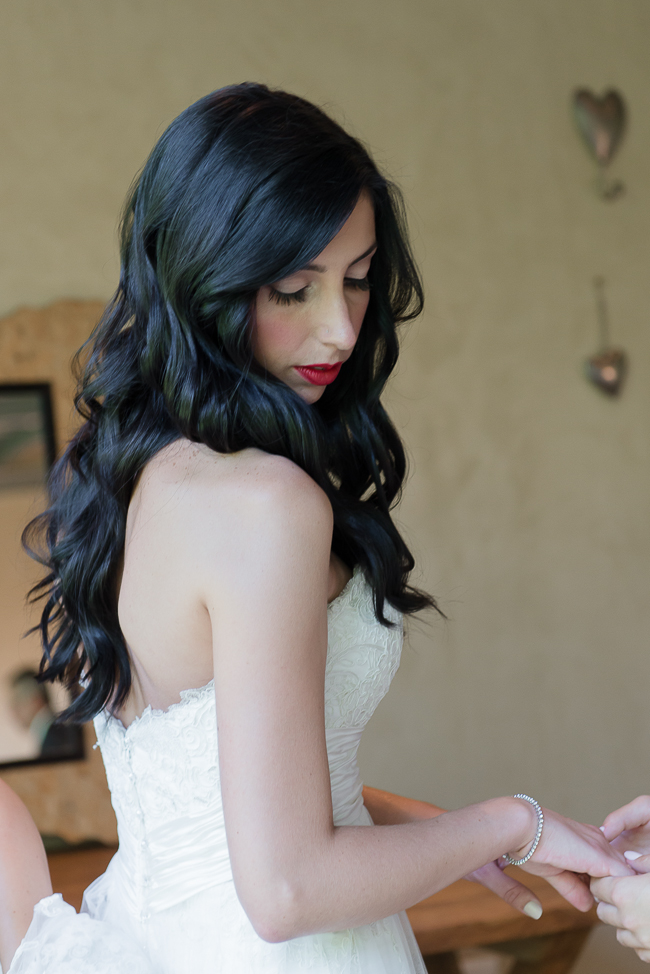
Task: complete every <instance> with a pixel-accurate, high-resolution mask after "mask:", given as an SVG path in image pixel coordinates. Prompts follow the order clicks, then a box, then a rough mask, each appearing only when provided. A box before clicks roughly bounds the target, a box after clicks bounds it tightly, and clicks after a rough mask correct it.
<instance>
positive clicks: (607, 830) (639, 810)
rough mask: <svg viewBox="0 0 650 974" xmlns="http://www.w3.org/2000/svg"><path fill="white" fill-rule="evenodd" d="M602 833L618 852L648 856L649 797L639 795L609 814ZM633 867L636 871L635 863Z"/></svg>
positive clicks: (649, 841)
mask: <svg viewBox="0 0 650 974" xmlns="http://www.w3.org/2000/svg"><path fill="white" fill-rule="evenodd" d="M602 831H603V835H604V836H605V838H606V839H608V840H609V841H610V842H611V844H612V845H613V846H614V848H615V849H617V850H618V851H619V852H622V853H625V852H628V851H630V852H635V853H637V854H638V855H640V856H647V855H648V854H650V796H648V795H640V796H639V797H638V798H635V799H634V801H633V802H629V804H627V805H623V807H622V808H617V809H616V811H615V812H610V814H609V815H608V816H607V818H606V819H605V821H604V822H603V826H602ZM633 865H634V867H635V869H636V861H634V862H633ZM644 871H645V870H644Z"/></svg>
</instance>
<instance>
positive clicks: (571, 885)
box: [545, 872, 594, 913]
mask: <svg viewBox="0 0 650 974" xmlns="http://www.w3.org/2000/svg"><path fill="white" fill-rule="evenodd" d="M545 879H546V881H547V883H550V884H551V886H552V887H553V888H554V889H556V890H557V891H558V893H559V894H560V896H563V897H564V899H565V900H566V901H567V902H568V903H570V904H571V905H572V906H575V908H576V909H577V910H580V911H581V912H582V913H586V912H587V911H588V910H590V909H591V907H592V906H593V905H594V898H593V896H592V895H591V893H590V892H589V888H588V886H587V884H586V883H585V882H584V880H582V879H581V878H580V877H579V876H576V874H575V873H570V872H561V873H557V875H556V876H546V877H545Z"/></svg>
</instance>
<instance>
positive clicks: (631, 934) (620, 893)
mask: <svg viewBox="0 0 650 974" xmlns="http://www.w3.org/2000/svg"><path fill="white" fill-rule="evenodd" d="M637 800H638V799H637ZM632 804H634V802H632ZM619 811H620V809H619ZM634 866H635V868H637V869H639V872H640V873H642V874H641V875H638V876H630V877H628V876H623V877H620V878H613V877H606V878H604V879H593V880H592V881H591V892H592V893H593V895H594V896H595V898H596V900H597V901H598V916H599V918H600V919H601V920H602V921H603V923H609V924H610V926H612V927H617V928H618V929H617V932H616V939H617V940H618V942H619V943H621V944H623V946H624V947H631V948H632V949H633V950H635V951H636V952H637V954H638V955H639V957H640V958H641V960H642V961H645V962H646V964H648V963H650V856H644V857H643V858H642V859H637V860H635V862H634Z"/></svg>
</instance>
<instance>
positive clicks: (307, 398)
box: [296, 386, 327, 406]
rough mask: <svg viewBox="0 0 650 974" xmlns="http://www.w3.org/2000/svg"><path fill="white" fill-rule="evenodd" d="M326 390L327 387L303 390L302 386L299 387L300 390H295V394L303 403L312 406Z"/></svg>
mask: <svg viewBox="0 0 650 974" xmlns="http://www.w3.org/2000/svg"><path fill="white" fill-rule="evenodd" d="M326 389H327V386H309V387H308V388H307V389H305V387H304V386H301V388H300V389H296V392H297V393H298V395H299V396H300V398H301V399H302V400H303V402H306V403H308V404H309V405H310V406H312V405H313V404H314V403H315V402H318V400H319V399H320V397H321V396H322V395H323V393H324V392H325V390H326Z"/></svg>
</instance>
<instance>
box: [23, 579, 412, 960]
mask: <svg viewBox="0 0 650 974" xmlns="http://www.w3.org/2000/svg"><path fill="white" fill-rule="evenodd" d="M386 613H387V615H388V617H389V618H390V619H391V620H392V621H393V622H395V623H396V626H395V628H393V629H388V628H386V627H385V626H381V625H380V624H379V623H378V622H377V620H376V618H375V615H374V612H373V605H372V592H371V589H370V586H369V585H368V583H367V581H366V579H365V577H364V575H363V573H362V572H361V571H360V570H359V569H358V568H357V570H355V572H354V575H353V577H352V578H351V579H350V581H349V582H348V584H347V586H346V587H345V589H344V590H343V592H342V593H341V594H340V595H339V597H338V598H337V599H335V600H334V601H333V602H332V603H331V604H330V606H329V609H328V650H327V666H326V675H325V724H326V736H327V753H328V760H329V767H330V777H331V785H332V802H333V807H334V822H335V824H336V825H368V824H371V819H370V815H369V814H368V812H367V810H366V808H365V807H364V805H363V800H362V795H361V789H362V783H361V779H360V776H359V770H358V766H357V749H358V746H359V741H360V739H361V733H362V731H363V728H364V727H365V725H366V723H367V722H368V720H369V718H370V717H371V715H372V713H373V712H374V710H375V708H376V706H377V704H378V703H379V701H380V700H381V699H382V697H383V696H384V695H385V693H386V692H387V690H388V688H389V686H390V683H391V680H392V678H393V676H394V675H395V672H396V670H397V667H398V665H399V659H400V653H401V647H402V626H401V617H400V615H399V613H397V612H396V611H395V610H393V609H391V607H390V606H387V608H386ZM95 728H96V731H97V737H98V741H99V745H100V747H101V750H102V756H103V758H104V764H105V766H106V773H107V776H108V783H109V786H110V789H111V796H112V802H113V807H114V809H115V813H116V815H117V822H118V831H119V839H120V845H119V849H118V851H117V853H116V854H115V856H114V857H113V859H112V860H111V862H110V863H109V866H108V869H107V870H106V872H105V873H104V874H103V875H102V876H100V877H99V879H97V880H95V882H94V883H92V884H91V885H90V886H89V887H88V889H87V890H86V892H85V895H84V902H83V906H82V912H81V913H80V914H77V913H76V912H75V910H74V909H73V908H72V907H71V906H69V905H68V904H67V903H65V902H64V901H63V900H62V899H61V896H60V895H59V894H55V895H54V896H49V897H47V898H46V899H44V900H41V902H40V903H38V904H37V906H36V908H35V910H34V918H33V920H32V923H31V925H30V927H29V930H28V931H27V934H26V936H25V938H24V940H23V942H22V943H21V945H20V947H19V948H18V951H17V952H16V955H15V957H14V959H13V962H12V964H11V967H10V969H9V971H8V974H46V972H47V974H109V972H110V974H303V972H310V974H425V967H424V963H423V961H422V957H421V954H420V951H419V949H418V947H417V944H416V942H415V938H414V936H413V932H412V930H411V927H410V925H409V922H408V920H407V918H406V915H405V914H403V913H401V914H397V915H395V916H390V917H388V918H386V919H384V920H378V921H376V922H375V923H370V924H367V925H365V926H361V927H355V928H352V929H349V930H341V931H338V932H335V933H321V934H314V935H309V936H306V937H299V938H296V939H293V940H289V941H286V942H283V943H277V944H270V943H267V942H266V941H264V940H262V939H261V938H260V937H258V936H257V934H256V933H255V931H254V929H253V927H252V926H251V923H250V921H249V919H248V917H247V915H246V913H245V912H244V910H243V908H242V906H241V904H240V902H239V900H238V898H237V894H236V892H235V888H234V884H233V880H232V873H231V869H230V861H229V857H228V846H227V842H226V832H225V827H224V820H223V809H222V804H221V789H220V783H219V764H218V744H217V721H216V712H215V697H214V687H213V684H212V683H210V684H208V685H207V686H205V687H201V688H200V689H197V690H186V691H185V692H184V693H182V694H181V701H180V703H178V704H175V705H173V706H171V707H170V708H169V710H166V711H159V710H152V709H151V708H150V707H147V709H146V710H145V711H144V713H143V714H142V716H141V717H140V718H138V719H136V720H134V721H133V723H132V724H131V725H130V726H129V727H128V728H126V729H125V728H124V727H123V725H122V724H121V723H120V721H119V720H117V719H115V718H114V717H111V716H109V715H108V714H105V713H104V714H100V715H99V716H98V717H97V718H96V719H95Z"/></svg>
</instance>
